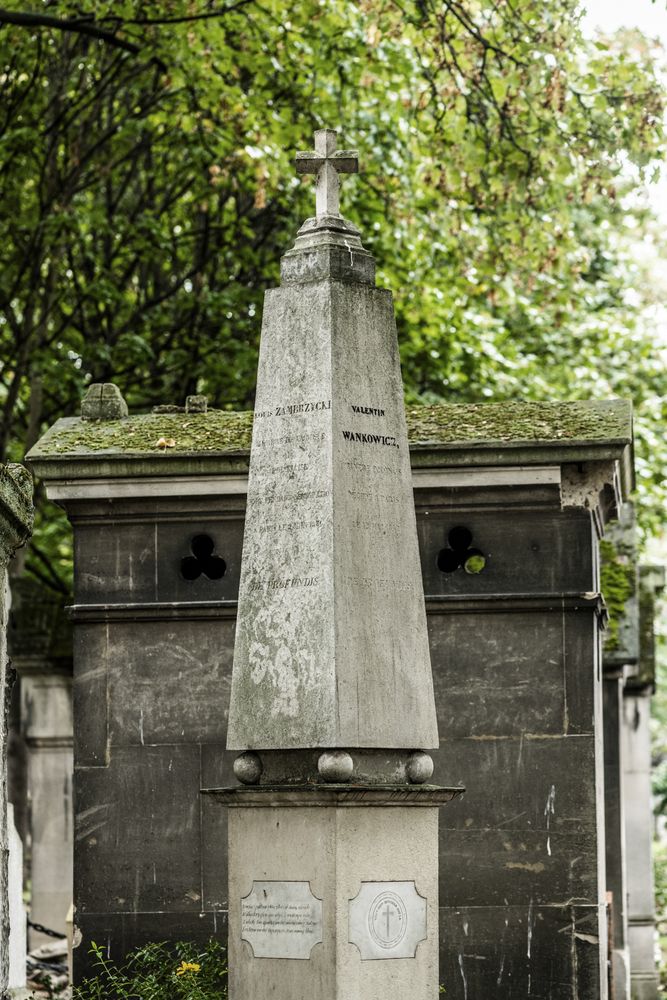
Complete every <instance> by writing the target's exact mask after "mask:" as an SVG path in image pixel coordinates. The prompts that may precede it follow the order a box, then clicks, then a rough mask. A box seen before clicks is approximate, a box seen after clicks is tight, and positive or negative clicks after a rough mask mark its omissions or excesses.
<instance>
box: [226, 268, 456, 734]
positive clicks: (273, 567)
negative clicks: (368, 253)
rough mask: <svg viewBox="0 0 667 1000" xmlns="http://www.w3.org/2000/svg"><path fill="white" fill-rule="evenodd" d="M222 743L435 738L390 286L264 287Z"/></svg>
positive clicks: (318, 284)
mask: <svg viewBox="0 0 667 1000" xmlns="http://www.w3.org/2000/svg"><path fill="white" fill-rule="evenodd" d="M234 657H235V659H234V678H233V684H232V701H231V706H230V723H229V731H228V746H229V747H231V748H239V749H242V748H245V747H254V748H259V747H266V748H296V747H317V746H324V747H337V746H338V747H347V746H358V747H423V748H428V747H432V746H435V745H437V730H436V725H435V716H434V712H433V708H432V705H433V693H432V691H433V688H432V680H431V667H430V659H429V652H428V642H427V636H426V619H425V612H424V604H423V592H422V582H421V573H420V567H419V553H418V548H417V537H416V528H415V521H414V508H413V500H412V484H411V476H410V461H409V454H408V447H407V436H406V430H405V422H404V414H403V403H402V387H401V378H400V368H399V360H398V348H397V342H396V330H395V324H394V319H393V310H392V307H391V297H390V295H389V293H387V292H385V291H382V290H378V289H374V288H366V287H362V286H358V285H346V284H340V283H338V282H319V283H314V284H312V285H310V286H309V289H308V294H305V293H304V291H303V289H302V288H301V287H300V286H294V287H292V286H285V287H282V288H279V289H275V290H273V291H271V292H269V293H267V299H266V304H265V307H264V322H263V330H262V347H261V351H260V365H259V373H258V388H257V401H256V410H255V430H254V436H253V451H252V457H251V471H250V480H249V486H248V509H247V514H246V526H245V538H244V555H243V568H242V573H241V585H240V592H239V619H238V624H237V635H236V645H235V653H234Z"/></svg>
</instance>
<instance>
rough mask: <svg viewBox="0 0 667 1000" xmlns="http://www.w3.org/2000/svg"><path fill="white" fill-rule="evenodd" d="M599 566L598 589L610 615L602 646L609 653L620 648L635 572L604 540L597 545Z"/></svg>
mask: <svg viewBox="0 0 667 1000" xmlns="http://www.w3.org/2000/svg"><path fill="white" fill-rule="evenodd" d="M600 563H601V565H600V587H601V590H602V596H603V597H604V599H605V603H606V605H607V612H608V614H609V621H608V623H607V631H606V635H605V641H604V645H605V649H606V650H609V651H610V652H611V651H613V650H617V649H618V647H619V636H620V628H621V623H622V620H623V616H624V614H625V607H626V604H627V602H628V600H629V599H630V597H632V595H633V593H634V592H635V588H636V585H637V571H636V567H635V566H634V564H633V563H632V562H631V561H629V560H628V559H627V557H623V556H621V555H619V552H618V550H617V548H616V546H615V545H614V543H613V542H611V541H609V539H606V538H605V539H603V540H602V541H601V542H600Z"/></svg>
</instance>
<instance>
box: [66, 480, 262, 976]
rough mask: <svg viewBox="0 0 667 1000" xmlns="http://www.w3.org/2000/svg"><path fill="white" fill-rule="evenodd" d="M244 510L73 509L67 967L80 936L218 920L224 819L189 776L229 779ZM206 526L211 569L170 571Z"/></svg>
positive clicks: (220, 505)
mask: <svg viewBox="0 0 667 1000" xmlns="http://www.w3.org/2000/svg"><path fill="white" fill-rule="evenodd" d="M243 512H244V501H243V499H239V498H232V499H230V498H222V497H214V498H207V499H203V500H202V499H200V500H198V499H196V498H187V499H183V498H176V499H173V500H160V501H159V502H153V501H136V502H122V503H120V502H119V503H115V504H112V505H109V506H108V507H105V508H103V509H102V510H100V506H95V505H77V506H76V508H75V509H73V510H72V511H70V516H71V518H72V521H73V524H74V531H75V587H76V590H75V605H74V608H73V610H72V616H73V619H74V622H75V643H74V660H75V671H74V712H75V746H74V770H75V809H76V820H75V867H74V870H75V876H74V878H75V885H74V898H75V904H76V925H77V927H78V928H79V930H80V931H81V934H82V941H81V944H80V945H79V947H78V948H76V949H75V952H74V970H75V978H76V980H77V981H81V979H82V978H83V977H84V976H85V975H88V974H89V973H90V970H91V965H90V957H89V955H88V954H87V951H88V948H89V946H90V941H91V940H94V941H97V942H103V943H105V944H106V945H107V946H108V948H109V950H110V952H111V954H112V955H113V957H114V958H118V957H122V955H123V954H124V953H126V952H127V951H129V950H131V949H132V948H134V947H135V946H137V945H139V944H142V943H144V942H146V941H150V940H169V939H171V940H199V941H205V940H207V939H208V938H209V937H210V936H211V935H220V934H222V935H223V937H224V935H225V933H226V909H227V906H226V897H227V872H226V866H225V848H226V825H225V820H226V817H225V815H224V813H223V811H222V809H221V808H220V807H219V806H216V805H215V804H214V803H213V802H211V801H210V800H209V799H207V798H206V797H204V796H202V795H200V794H199V789H200V788H202V787H211V786H217V785H224V784H230V783H233V782H235V779H234V778H233V774H232V770H231V762H232V760H233V756H234V755H232V754H227V753H226V751H225V737H226V725H227V707H228V703H229V686H230V681H231V667H232V655H233V644H234V627H235V616H236V596H237V591H238V581H239V570H240V562H241V545H242V535H243ZM201 535H207V536H208V537H210V538H211V539H212V541H213V543H214V551H213V556H214V557H217V558H222V559H224V562H225V564H226V565H225V570H224V574H223V575H222V576H221V577H220V578H219V579H215V578H211V577H209V576H207V575H206V572H202V573H201V574H200V575H199V576H198V577H197V578H196V579H194V580H187V579H185V578H184V576H183V574H182V572H181V570H182V560H183V559H189V558H192V540H193V539H194V538H196V537H197V536H201ZM205 563H206V560H203V562H202V567H201V568H203V570H206V569H207V566H206V564H205ZM208 569H209V570H210V566H209V567H208ZM219 570H220V565H219V564H218V565H217V566H216V567H214V570H213V574H212V575H213V577H215V575H216V573H217V572H219Z"/></svg>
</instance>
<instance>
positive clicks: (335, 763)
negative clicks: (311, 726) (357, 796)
mask: <svg viewBox="0 0 667 1000" xmlns="http://www.w3.org/2000/svg"><path fill="white" fill-rule="evenodd" d="M317 770H318V771H319V774H320V777H321V778H322V779H323V780H324V781H329V782H338V783H340V782H344V781H349V780H350V778H351V777H352V774H353V773H354V761H353V760H352V758H351V757H350V755H349V753H346V752H345V751H344V750H326V751H325V752H324V753H322V754H320V758H319V760H318V762H317Z"/></svg>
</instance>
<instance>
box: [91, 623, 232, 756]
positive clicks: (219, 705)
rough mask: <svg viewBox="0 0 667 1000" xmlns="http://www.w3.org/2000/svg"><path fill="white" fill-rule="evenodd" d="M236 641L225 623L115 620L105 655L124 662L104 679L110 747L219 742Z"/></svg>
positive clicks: (223, 734) (222, 729)
mask: <svg viewBox="0 0 667 1000" xmlns="http://www.w3.org/2000/svg"><path fill="white" fill-rule="evenodd" d="M100 628H101V629H105V626H103V625H101V626H100ZM233 637H234V623H233V621H230V620H229V619H221V620H217V621H216V620H215V619H214V620H213V622H212V621H210V620H201V621H188V620H187V619H184V620H179V621H174V622H170V623H165V622H162V621H157V622H153V621H141V622H134V623H133V622H117V623H116V624H115V626H114V628H113V629H112V630H110V631H109V636H108V640H107V654H106V655H107V656H108V657H109V660H110V662H111V663H112V664H113V663H122V664H123V669H122V670H114V669H111V670H110V673H109V682H108V699H109V700H108V718H109V729H110V738H111V742H112V744H113V745H114V746H127V745H135V746H136V745H141V744H146V745H148V744H160V743H200V742H208V741H215V742H222V741H223V740H224V736H225V727H226V719H227V712H228V707H229V684H230V675H231V657H232V649H233V643H234V638H233ZM175 705H179V710H178V712H176V711H174V706H175Z"/></svg>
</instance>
